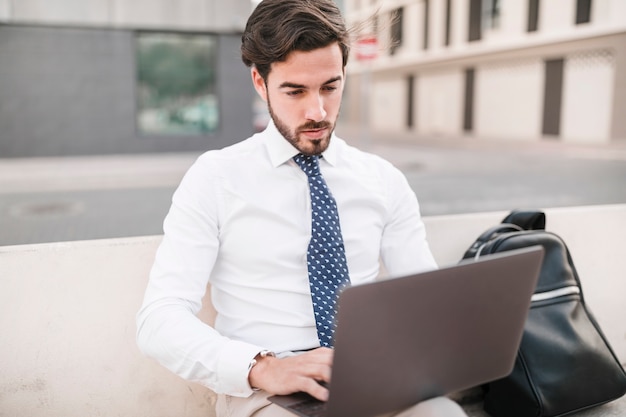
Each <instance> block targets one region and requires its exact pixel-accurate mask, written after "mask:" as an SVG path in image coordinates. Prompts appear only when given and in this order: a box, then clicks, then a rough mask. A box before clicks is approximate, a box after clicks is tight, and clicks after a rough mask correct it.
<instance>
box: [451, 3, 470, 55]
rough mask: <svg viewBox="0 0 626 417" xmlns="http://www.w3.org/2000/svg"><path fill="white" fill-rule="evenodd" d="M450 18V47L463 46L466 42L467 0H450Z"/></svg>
mask: <svg viewBox="0 0 626 417" xmlns="http://www.w3.org/2000/svg"><path fill="white" fill-rule="evenodd" d="M451 9H452V16H451V18H450V24H451V26H452V27H451V30H450V41H451V42H450V43H451V46H452V47H463V46H464V45H465V44H466V43H467V31H468V19H469V17H468V16H469V1H467V0H452V2H451Z"/></svg>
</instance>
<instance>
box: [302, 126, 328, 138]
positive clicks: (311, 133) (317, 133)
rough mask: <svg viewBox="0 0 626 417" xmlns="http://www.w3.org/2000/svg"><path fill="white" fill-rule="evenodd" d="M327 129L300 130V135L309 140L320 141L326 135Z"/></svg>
mask: <svg viewBox="0 0 626 417" xmlns="http://www.w3.org/2000/svg"><path fill="white" fill-rule="evenodd" d="M327 130H328V129H327V128H322V129H308V130H302V131H301V133H302V134H303V135H304V136H306V137H307V138H309V139H321V138H323V137H324V136H325V135H326V132H327Z"/></svg>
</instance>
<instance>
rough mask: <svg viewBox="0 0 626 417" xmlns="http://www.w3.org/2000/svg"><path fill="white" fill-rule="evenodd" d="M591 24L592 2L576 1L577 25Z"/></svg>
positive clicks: (587, 0)
mask: <svg viewBox="0 0 626 417" xmlns="http://www.w3.org/2000/svg"><path fill="white" fill-rule="evenodd" d="M589 22H591V0H577V1H576V24H577V25H578V24H581V23H589Z"/></svg>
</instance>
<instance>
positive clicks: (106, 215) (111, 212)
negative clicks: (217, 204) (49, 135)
mask: <svg viewBox="0 0 626 417" xmlns="http://www.w3.org/2000/svg"><path fill="white" fill-rule="evenodd" d="M357 133H358V132H356V133H353V132H350V131H348V133H347V134H344V137H346V139H347V140H348V142H350V143H352V144H354V145H356V146H358V147H360V148H362V149H365V150H368V151H370V152H373V153H376V154H379V155H381V156H382V157H384V158H386V159H388V160H389V161H391V162H392V163H393V164H394V165H396V166H397V167H398V168H399V169H401V170H402V171H403V173H404V174H405V175H406V177H407V179H408V181H409V184H410V185H411V187H412V188H413V189H414V190H415V192H416V194H417V196H418V199H419V201H420V206H421V211H422V214H423V215H427V216H432V215H445V214H458V213H471V212H484V211H501V210H510V209H513V208H548V207H565V206H576V205H592V204H617V203H626V185H625V180H626V144H625V143H617V144H611V145H606V146H605V145H593V146H590V145H589V146H583V145H565V144H562V143H556V142H538V143H497V142H486V141H478V140H475V139H456V140H432V139H431V140H428V141H426V140H423V141H422V140H420V141H419V142H416V141H413V142H409V141H408V140H407V139H406V138H394V139H392V140H389V139H387V140H382V139H380V138H378V139H375V138H372V139H368V140H363V139H360V140H357V139H351V138H356V137H360V136H359V135H358V134H357ZM197 156H198V154H197V153H196V154H191V153H180V154H152V155H121V156H88V157H72V158H32V159H0V246H5V245H18V244H30V243H42V242H55V241H71V240H87V239H102V238H114V237H127V236H141V235H155V234H161V233H162V222H163V218H164V216H165V215H166V213H167V210H168V208H169V205H170V200H171V196H172V193H173V192H174V190H175V188H176V185H177V184H178V182H179V181H180V179H181V178H182V176H183V174H184V172H185V170H186V169H187V168H188V167H189V165H191V164H192V163H193V161H194V159H195V158H196V157H197ZM548 222H549V219H548Z"/></svg>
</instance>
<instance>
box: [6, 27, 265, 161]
mask: <svg viewBox="0 0 626 417" xmlns="http://www.w3.org/2000/svg"><path fill="white" fill-rule="evenodd" d="M239 42H240V35H239V34H232V35H224V34H221V35H219V42H218V44H219V54H218V65H219V67H218V74H217V77H218V95H219V101H220V129H219V131H218V132H216V133H215V134H212V135H210V136H200V137H198V136H193V137H191V136H189V137H158V136H150V137H142V136H140V135H138V133H137V131H136V127H135V116H136V98H135V88H136V85H135V71H136V69H135V52H134V31H132V30H115V29H86V28H61V27H42V26H19V25H0V157H22V156H56V155H86V154H109V153H141V152H144V153H145V152H167V151H197V150H205V149H215V148H221V147H223V146H225V145H229V144H232V143H235V142H238V141H240V140H242V139H244V138H246V137H248V136H249V135H250V134H251V133H252V131H253V125H252V118H253V115H252V104H251V103H252V99H253V96H254V94H255V93H254V90H253V88H252V86H251V83H250V76H249V71H248V69H247V68H246V67H245V66H244V65H243V64H242V63H241V59H240V57H239Z"/></svg>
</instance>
